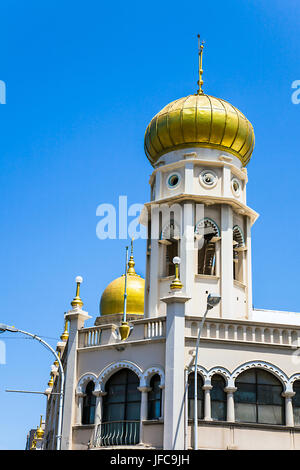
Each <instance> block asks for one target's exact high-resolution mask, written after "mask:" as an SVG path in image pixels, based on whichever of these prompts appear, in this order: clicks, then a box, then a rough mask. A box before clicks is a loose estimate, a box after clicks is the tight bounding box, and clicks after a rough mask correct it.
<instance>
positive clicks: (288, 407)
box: [282, 391, 295, 427]
mask: <svg viewBox="0 0 300 470" xmlns="http://www.w3.org/2000/svg"><path fill="white" fill-rule="evenodd" d="M294 395H295V392H292V391H291V392H283V393H282V396H283V397H284V398H285V425H286V426H291V427H293V426H294V412H293V400H292V398H293V396H294Z"/></svg>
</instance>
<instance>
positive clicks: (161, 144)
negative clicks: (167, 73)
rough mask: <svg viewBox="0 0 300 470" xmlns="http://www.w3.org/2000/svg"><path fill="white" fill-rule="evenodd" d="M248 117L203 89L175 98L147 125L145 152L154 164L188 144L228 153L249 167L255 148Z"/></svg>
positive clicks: (188, 145)
mask: <svg viewBox="0 0 300 470" xmlns="http://www.w3.org/2000/svg"><path fill="white" fill-rule="evenodd" d="M254 141H255V139H254V131H253V127H252V125H251V123H250V122H249V121H248V119H247V118H246V117H245V116H244V115H243V114H242V113H241V112H240V111H239V110H238V109H237V108H235V107H234V106H233V105H232V104H230V103H228V102H227V101H224V100H222V99H220V98H215V97H213V96H209V95H206V94H204V93H202V92H200V93H198V94H196V95H189V96H186V97H184V98H180V99H178V100H175V101H172V103H170V104H168V105H167V106H165V107H164V108H163V109H162V110H161V111H160V112H159V113H158V114H156V116H154V118H153V119H152V120H151V122H150V124H149V125H148V127H147V129H146V133H145V153H146V155H147V157H148V159H149V160H150V162H151V164H152V165H155V163H156V162H157V160H158V159H159V158H160V157H161V155H163V154H165V153H167V152H170V151H172V150H177V149H180V148H186V147H208V148H215V149H219V150H222V151H224V152H229V153H230V154H232V155H235V156H236V157H238V158H239V159H240V161H241V162H242V165H243V166H246V165H247V163H248V162H249V160H250V158H251V154H252V152H253V148H254Z"/></svg>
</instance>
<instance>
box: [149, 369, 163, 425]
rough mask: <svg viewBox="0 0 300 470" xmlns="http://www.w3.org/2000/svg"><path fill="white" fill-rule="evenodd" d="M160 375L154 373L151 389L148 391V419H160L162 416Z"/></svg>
mask: <svg viewBox="0 0 300 470" xmlns="http://www.w3.org/2000/svg"><path fill="white" fill-rule="evenodd" d="M159 385H160V376H159V375H154V376H153V377H152V379H151V381H150V387H151V391H150V392H149V393H148V419H158V418H160V416H161V389H160V388H159Z"/></svg>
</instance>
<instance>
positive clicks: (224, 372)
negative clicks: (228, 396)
mask: <svg viewBox="0 0 300 470" xmlns="http://www.w3.org/2000/svg"><path fill="white" fill-rule="evenodd" d="M213 375H221V376H222V377H223V379H224V380H225V383H226V387H228V385H229V382H230V372H229V370H227V369H225V367H213V368H212V369H210V370H209V371H208V373H207V384H208V385H211V379H212V376H213Z"/></svg>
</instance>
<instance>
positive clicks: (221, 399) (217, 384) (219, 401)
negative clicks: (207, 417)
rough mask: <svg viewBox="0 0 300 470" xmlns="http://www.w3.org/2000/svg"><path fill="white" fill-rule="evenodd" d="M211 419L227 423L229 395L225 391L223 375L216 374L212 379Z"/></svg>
mask: <svg viewBox="0 0 300 470" xmlns="http://www.w3.org/2000/svg"><path fill="white" fill-rule="evenodd" d="M211 385H212V389H211V391H210V397H211V417H212V419H213V420H216V421H226V411H227V395H226V392H225V391H224V388H225V386H226V384H225V380H224V379H223V377H222V376H221V375H218V374H215V375H213V376H212V379H211Z"/></svg>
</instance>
